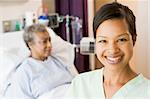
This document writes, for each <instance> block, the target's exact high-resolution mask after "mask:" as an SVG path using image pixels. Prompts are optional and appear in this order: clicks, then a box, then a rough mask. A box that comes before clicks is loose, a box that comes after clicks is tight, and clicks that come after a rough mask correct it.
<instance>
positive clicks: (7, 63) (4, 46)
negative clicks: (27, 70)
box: [0, 28, 78, 99]
mask: <svg viewBox="0 0 150 99" xmlns="http://www.w3.org/2000/svg"><path fill="white" fill-rule="evenodd" d="M47 30H48V32H49V34H50V36H51V42H52V46H53V48H52V55H54V56H57V57H59V58H60V59H61V60H62V61H63V62H65V63H66V64H67V65H68V69H69V70H70V72H71V73H72V74H73V75H77V74H78V72H77V70H76V68H75V66H74V46H73V45H72V44H70V43H68V42H66V41H64V40H63V39H61V38H60V37H59V36H57V35H56V34H55V33H54V31H53V30H52V29H50V28H47ZM22 34H23V31H18V32H10V33H1V34H0V98H1V97H3V96H2V95H3V93H4V92H5V89H6V87H7V83H8V82H7V80H8V79H10V78H11V76H12V75H13V73H14V70H15V68H16V67H17V66H18V65H19V64H20V63H21V62H22V61H23V60H24V59H25V58H26V57H28V56H29V54H30V51H29V50H28V48H27V47H26V46H25V43H24V41H23V38H22ZM69 85H70V84H66V85H61V86H58V87H56V88H54V89H53V90H51V91H50V92H47V93H44V94H43V95H42V96H40V97H39V98H38V99H62V98H63V96H64V95H65V92H66V91H67V89H68V87H69ZM3 99H5V98H4V97H3Z"/></svg>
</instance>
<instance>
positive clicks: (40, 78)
mask: <svg viewBox="0 0 150 99" xmlns="http://www.w3.org/2000/svg"><path fill="white" fill-rule="evenodd" d="M23 38H24V41H25V43H26V45H27V47H28V48H29V50H30V52H31V55H30V56H29V57H28V58H27V59H25V60H24V62H23V63H22V64H21V65H20V66H18V68H17V69H16V72H15V74H14V75H13V76H12V79H11V80H10V83H9V86H8V87H7V89H6V92H5V97H7V98H12V97H13V99H37V98H38V97H39V96H41V95H42V94H44V93H46V92H48V91H51V90H52V89H53V88H55V87H57V86H60V85H63V84H68V83H71V80H72V79H73V77H74V76H73V75H72V74H71V73H70V72H69V70H68V69H67V65H66V64H64V62H62V61H61V60H60V59H59V58H58V57H54V56H52V55H51V50H52V44H51V37H50V36H49V33H48V31H47V30H46V27H45V26H43V25H41V24H34V25H32V26H29V27H28V28H26V29H25V32H24V34H23ZM62 46H63V45H62Z"/></svg>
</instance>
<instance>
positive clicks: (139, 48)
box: [89, 0, 150, 78]
mask: <svg viewBox="0 0 150 99" xmlns="http://www.w3.org/2000/svg"><path fill="white" fill-rule="evenodd" d="M101 1H105V2H106V1H107V3H108V1H109V2H112V0H101ZM117 2H120V3H122V4H124V5H127V6H128V7H129V8H130V9H132V10H133V13H134V14H135V16H136V28H137V35H138V36H137V42H136V45H135V47H134V55H133V58H132V60H131V67H132V68H133V70H135V71H136V72H142V73H143V74H144V75H145V76H146V77H148V78H150V43H148V42H150V39H148V38H150V34H149V32H150V19H149V17H150V10H148V9H150V1H149V0H117ZM103 3H104V2H103ZM148 5H149V6H148ZM89 33H90V32H89Z"/></svg>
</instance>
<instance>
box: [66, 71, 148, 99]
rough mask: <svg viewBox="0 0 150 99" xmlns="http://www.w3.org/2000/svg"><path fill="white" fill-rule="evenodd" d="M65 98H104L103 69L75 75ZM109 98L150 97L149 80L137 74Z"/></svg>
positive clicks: (130, 98) (135, 98) (145, 98)
mask: <svg viewBox="0 0 150 99" xmlns="http://www.w3.org/2000/svg"><path fill="white" fill-rule="evenodd" d="M66 99H105V94H104V89H103V69H99V70H95V71H92V72H88V73H83V74H81V75H79V76H77V77H75V79H73V81H72V84H71V87H70V88H69V90H68V92H67V94H66ZM111 99H150V81H149V80H148V79H146V78H144V77H143V76H142V74H139V75H138V76H137V77H135V78H133V79H132V80H130V81H129V82H128V83H126V84H125V85H124V86H123V87H121V88H120V89H119V90H118V91H117V92H116V93H115V94H114V95H113V97H112V98H111Z"/></svg>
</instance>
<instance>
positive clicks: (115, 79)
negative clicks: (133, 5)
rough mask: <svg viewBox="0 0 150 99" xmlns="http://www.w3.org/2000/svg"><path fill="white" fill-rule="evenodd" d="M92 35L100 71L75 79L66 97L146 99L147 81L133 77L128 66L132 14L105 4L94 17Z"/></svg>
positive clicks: (133, 31)
mask: <svg viewBox="0 0 150 99" xmlns="http://www.w3.org/2000/svg"><path fill="white" fill-rule="evenodd" d="M93 31H94V36H95V37H96V55H97V57H98V60H99V61H100V62H101V63H102V64H103V65H104V67H103V68H102V69H99V70H95V71H92V72H87V73H83V74H81V75H79V76H77V77H76V78H75V79H74V80H73V81H72V85H71V87H70V89H69V91H68V93H67V96H68V97H71V99H76V98H77V97H78V98H80V99H92V98H94V99H100V98H101V99H133V98H135V99H149V98H150V93H149V92H148V90H149V88H150V81H149V80H148V79H146V78H145V77H144V76H143V75H142V74H137V73H135V72H134V71H133V70H132V69H131V67H130V64H129V62H130V60H131V57H132V55H133V47H134V45H135V42H136V36H137V34H136V26H135V16H134V14H133V12H132V11H131V10H130V9H129V8H128V7H127V6H124V5H122V4H119V3H117V2H113V3H110V4H106V5H104V6H102V7H101V9H99V10H98V11H97V13H96V14H95V17H94V21H93ZM139 93H140V94H139Z"/></svg>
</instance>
